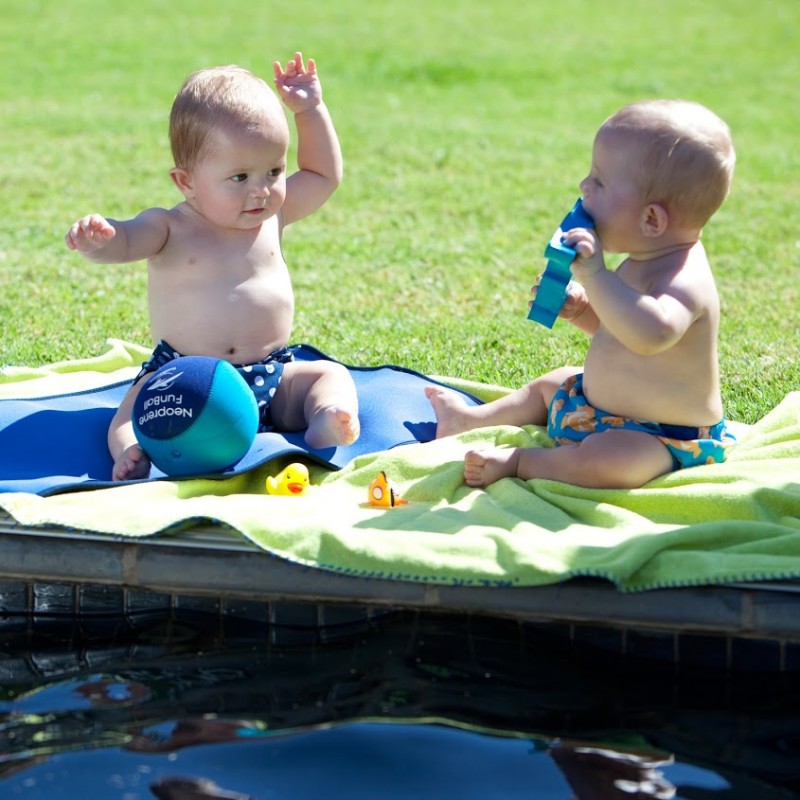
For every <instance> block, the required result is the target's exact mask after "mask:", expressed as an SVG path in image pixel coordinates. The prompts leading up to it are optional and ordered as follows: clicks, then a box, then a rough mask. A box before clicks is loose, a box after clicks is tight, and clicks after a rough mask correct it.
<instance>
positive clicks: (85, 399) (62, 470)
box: [0, 344, 480, 495]
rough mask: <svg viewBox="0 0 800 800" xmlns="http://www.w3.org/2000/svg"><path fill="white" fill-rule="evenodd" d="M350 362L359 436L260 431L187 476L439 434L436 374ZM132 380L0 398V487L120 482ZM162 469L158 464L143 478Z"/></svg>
mask: <svg viewBox="0 0 800 800" xmlns="http://www.w3.org/2000/svg"><path fill="white" fill-rule="evenodd" d="M292 349H293V352H294V355H295V358H296V359H298V360H303V361H316V360H319V359H327V360H329V361H334V360H335V359H332V358H330V357H329V356H326V355H325V354H324V353H322V352H320V351H319V350H317V349H316V348H314V347H311V346H310V345H305V344H303V345H296V346H295V347H293V348H292ZM345 366H347V369H348V370H349V371H350V374H351V375H352V376H353V380H354V381H355V384H356V390H357V392H358V398H359V419H360V421H361V436H360V437H359V439H358V441H356V442H355V443H354V444H352V445H349V446H348V447H330V448H326V449H324V450H312V449H310V448H309V447H308V446H307V445H306V444H305V441H304V439H303V434H304V431H299V432H297V433H277V432H270V433H259V434H258V435H257V436H256V440H255V442H254V443H253V446H252V447H251V448H250V450H249V451H248V453H247V454H246V455H245V457H244V458H243V459H242V460H241V461H240V462H239V463H238V464H236V465H235V466H233V467H231V468H229V469H227V470H225V471H224V472H220V473H214V474H212V475H209V474H204V475H193V476H187V477H195V478H197V477H211V478H226V477H230V476H233V475H237V474H239V473H242V472H246V471H247V470H250V469H253V468H254V467H257V466H260V465H262V464H266V463H268V462H269V461H272V460H273V459H276V458H279V457H281V456H287V455H289V456H290V455H295V454H296V455H297V456H301V457H306V458H310V459H312V460H314V461H316V462H318V463H320V464H323V465H325V466H328V467H331V468H332V469H341V468H342V467H344V466H345V465H346V464H348V463H350V462H351V461H352V460H353V459H355V458H356V457H358V456H361V455H366V454H369V453H376V452H379V451H381V450H389V449H391V448H393V447H397V446H398V445H403V444H413V443H415V442H426V441H430V440H431V439H433V438H434V436H435V434H436V421H435V416H434V414H433V409H432V408H431V406H430V403H429V402H428V399H427V397H425V391H424V389H425V386H427V385H438V382H437V381H435V380H433V379H431V378H428V377H426V376H425V375H422V374H421V373H419V372H415V371H414V370H410V369H406V368H404V367H396V366H381V367H352V366H349V365H345ZM129 386H130V382H129V381H125V382H122V383H116V384H113V385H110V386H104V387H102V388H100V389H93V390H87V391H84V392H74V393H71V394H65V395H55V396H51V397H37V398H33V399H5V400H0V492H31V493H35V494H40V495H49V494H57V493H59V492H67V491H73V490H76V489H92V488H102V487H107V486H118V485H119V483H112V481H111V467H112V462H111V457H110V456H109V454H108V448H107V445H106V434H107V431H108V426H109V424H110V422H111V419H112V417H113V415H114V412H115V411H116V408H117V406H118V405H119V404H120V402H121V401H122V398H123V397H124V395H125V392H126V391H127V389H128V387H129ZM453 391H458V390H455V389H453ZM459 394H461V395H462V396H463V397H464V398H465V399H466V400H467V402H468V403H469V404H471V405H476V404H478V403H480V400H478V399H477V398H475V397H473V396H472V395H470V394H468V393H465V392H463V391H459ZM164 477H165V475H164V473H162V472H161V471H160V470H158V469H157V468H156V467H153V468H152V469H151V472H150V477H149V478H146V479H144V480H159V479H163V478H164ZM128 482H129V483H141V482H143V481H141V480H139V481H128Z"/></svg>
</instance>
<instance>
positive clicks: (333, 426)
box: [305, 406, 361, 450]
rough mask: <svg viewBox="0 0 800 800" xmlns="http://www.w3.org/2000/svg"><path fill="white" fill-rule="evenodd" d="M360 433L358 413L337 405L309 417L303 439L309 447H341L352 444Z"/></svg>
mask: <svg viewBox="0 0 800 800" xmlns="http://www.w3.org/2000/svg"><path fill="white" fill-rule="evenodd" d="M360 433H361V425H360V424H359V421H358V415H357V414H352V413H351V412H350V411H348V410H347V409H344V408H339V407H338V406H329V407H328V408H322V409H320V410H319V411H317V412H316V413H315V414H314V416H313V417H312V418H311V423H310V424H309V426H308V430H307V431H306V435H305V440H306V444H307V445H308V446H309V447H313V448H314V449H315V450H321V449H323V448H325V447H342V446H345V445H349V444H353V442H354V441H355V440H356V439H358V437H359V434H360Z"/></svg>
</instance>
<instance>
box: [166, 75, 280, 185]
mask: <svg viewBox="0 0 800 800" xmlns="http://www.w3.org/2000/svg"><path fill="white" fill-rule="evenodd" d="M265 127H267V128H269V129H273V131H274V133H275V134H276V135H277V136H285V137H286V140H287V142H288V137H289V132H288V131H289V129H288V125H287V122H286V116H285V114H284V113H283V109H282V107H281V104H280V102H279V101H278V98H277V97H276V95H275V93H274V92H273V91H272V90H271V89H270V87H269V86H268V85H267V84H266V82H265V81H264V80H262V79H261V78H259V77H258V76H257V75H254V74H253V73H252V72H250V71H249V70H246V69H244V68H243V67H237V66H235V65H229V66H224V67H211V68H209V69H202V70H199V71H198V72H194V73H192V74H191V75H190V76H189V77H188V78H187V79H186V81H185V82H184V84H183V86H182V87H181V89H180V91H179V92H178V94H177V95H176V97H175V100H174V102H173V104H172V111H171V112H170V117H169V141H170V147H171V148H172V157H173V159H174V160H175V166H176V167H184V168H187V169H188V168H191V167H192V166H194V165H195V164H196V163H197V162H198V161H199V160H201V159H202V158H203V156H204V155H205V153H206V150H207V147H208V143H209V136H210V134H211V133H213V132H214V131H215V130H223V131H226V132H230V133H236V132H246V131H248V130H254V129H264V128H265Z"/></svg>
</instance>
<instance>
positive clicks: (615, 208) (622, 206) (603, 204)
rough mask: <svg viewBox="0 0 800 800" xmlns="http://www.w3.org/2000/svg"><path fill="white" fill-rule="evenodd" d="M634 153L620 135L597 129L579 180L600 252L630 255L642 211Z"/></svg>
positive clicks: (636, 157) (584, 204) (636, 160)
mask: <svg viewBox="0 0 800 800" xmlns="http://www.w3.org/2000/svg"><path fill="white" fill-rule="evenodd" d="M637 163H638V154H637V153H636V150H635V147H634V145H633V143H632V142H631V141H630V140H629V139H628V137H625V136H624V135H623V134H621V133H618V132H615V131H604V130H601V131H600V132H599V133H598V134H597V136H596V137H595V140H594V147H593V148H592V167H591V170H590V171H589V174H588V175H587V176H586V177H585V178H584V179H583V180H582V181H581V183H580V190H581V194H582V195H583V207H584V208H585V209H586V211H587V212H588V213H589V214H590V215H591V216H592V218H593V219H594V223H595V229H596V230H597V235H598V236H599V237H600V241H601V242H602V245H603V249H604V250H606V251H608V252H611V253H626V252H630V250H631V249H633V247H634V243H635V242H637V240H638V239H637V235H638V231H639V222H640V219H641V213H642V211H643V203H642V193H641V188H640V186H639V185H638V182H637V180H636V165H637Z"/></svg>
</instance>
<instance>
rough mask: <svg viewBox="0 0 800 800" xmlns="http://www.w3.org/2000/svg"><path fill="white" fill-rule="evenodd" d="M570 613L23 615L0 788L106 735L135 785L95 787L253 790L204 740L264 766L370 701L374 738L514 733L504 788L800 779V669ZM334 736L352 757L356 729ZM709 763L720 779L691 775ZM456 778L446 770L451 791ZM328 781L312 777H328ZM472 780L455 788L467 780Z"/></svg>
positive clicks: (725, 790) (735, 789) (398, 753)
mask: <svg viewBox="0 0 800 800" xmlns="http://www.w3.org/2000/svg"><path fill="white" fill-rule="evenodd" d="M563 633H564V631H563V630H562V629H561V628H559V627H547V626H534V625H531V624H520V623H517V622H512V621H503V620H496V619H495V620H492V619H486V618H479V617H470V616H456V615H451V616H447V615H442V614H438V615H431V614H428V615H425V614H420V613H416V612H413V613H412V612H408V613H397V614H392V615H386V616H383V617H378V618H372V619H368V618H364V619H363V620H361V621H360V622H359V623H358V624H354V623H352V622H351V623H350V624H348V625H346V626H343V628H342V629H341V630H335V629H325V630H314V629H306V630H301V629H298V628H286V629H283V630H276V629H275V628H272V627H266V626H258V625H250V626H247V625H241V624H238V623H236V621H234V620H226V621H224V622H221V621H220V620H219V619H213V618H208V617H205V616H203V615H197V616H195V617H190V616H187V617H185V618H183V619H181V620H179V621H176V620H174V619H173V620H171V621H170V623H169V625H168V626H167V627H165V626H164V623H163V621H154V622H153V624H144V625H141V626H139V627H138V628H137V629H135V630H126V631H125V632H124V634H122V635H117V636H115V637H108V636H107V635H105V634H104V635H103V636H102V637H100V638H98V639H97V640H94V639H93V637H92V635H91V632H90V631H89V632H87V628H86V627H85V626H84V628H83V629H81V630H80V631H77V632H76V630H75V629H74V628H73V629H70V632H69V635H68V636H66V637H65V638H63V639H62V640H61V641H59V640H58V638H56V637H57V635H58V634H57V631H54V630H53V629H50V630H49V631H48V632H47V635H46V636H41V637H40V636H39V635H38V634H37V633H36V632H35V631H31V630H26V631H25V632H19V633H17V634H14V635H10V636H7V637H5V638H4V640H3V644H2V646H1V648H0V675H1V676H2V677H0V795H2V796H6V794H5V791H4V789H3V785H4V784H5V785H6V786H7V787H9V788H11V789H13V791H14V794H9V796H12V797H13V796H20V797H45V796H48V797H49V796H50V795H48V793H47V792H45V791H44V789H45V788H46V787H45V786H44V784H43V781H44V777H42V776H44V775H46V774H48V773H47V769H48V768H49V769H50V771H51V772H53V770H54V768H55V766H54V765H55V764H56V761H54V759H55V760H57V762H58V767H59V769H66V767H65V766H64V765H68V764H69V765H71V764H72V763H73V761H72V760H69V759H68V758H67V756H70V758H75V759H77V757H78V755H79V754H86V753H94V754H95V757H94V761H93V767H92V769H94V770H95V773H96V772H97V770H98V769H99V766H98V765H99V763H100V762H99V760H98V758H99V754H100V753H103V754H105V755H106V759H105V760H104V761H103V764H104V765H105V764H106V763H107V762H108V763H109V764H110V763H111V761H110V760H112V759H113V760H114V763H115V764H116V765H117V766H115V767H114V769H112V768H111V766H108V767H107V769H108V773H109V775H108V776H107V780H109V781H111V780H112V778H111V777H110V776H111V775H112V773H114V774H117V773H121V772H122V771H123V766H120V765H124V769H127V770H129V771H130V770H133V771H134V772H135V774H136V776H137V778H136V780H137V781H138V784H137V786H138V788H137V789H136V790H135V791H134V790H129V791H127V792H126V793H124V794H123V793H120V794H119V795H113V794H99V795H98V796H103V797H112V796H119V797H123V796H124V797H125V798H131V800H135V798H139V797H141V798H148V797H157V798H170V799H171V800H194V799H195V798H231V799H232V800H246V799H247V798H252V800H257V798H258V800H261V798H264V797H267V796H268V795H267V794H266V790H265V788H264V786H263V785H262V786H261V787H260V788H259V787H258V785H256V787H255V788H252V787H251V786H250V785H248V784H246V783H245V782H244V778H242V777H240V780H239V782H237V780H235V779H234V778H236V777H237V776H236V775H230V776H229V775H228V774H227V773H224V779H223V778H221V777H220V775H219V774H216V773H212V771H211V770H210V768H209V769H206V766H207V765H209V764H210V763H211V762H210V761H204V758H205V759H207V758H210V754H212V753H213V754H215V755H214V757H215V758H218V759H224V758H225V756H223V755H221V754H222V753H223V750H219V749H218V748H220V747H222V748H224V749H225V752H226V753H232V752H236V751H237V749H238V751H240V752H245V750H246V752H247V753H248V768H249V769H250V770H251V771H253V770H255V771H256V772H257V771H258V769H259V768H262V769H263V767H264V764H265V763H266V762H263V763H261V762H260V761H259V759H261V760H262V761H263V760H264V759H267V758H270V757H271V756H270V755H269V753H272V752H273V751H274V748H275V747H276V746H278V745H281V746H285V747H287V748H288V747H289V745H291V746H292V747H301V746H302V745H303V744H304V743H305V742H311V741H313V742H314V743H315V744H314V746H315V747H317V748H319V747H320V744H319V743H320V742H321V741H322V740H321V739H320V736H321V735H322V734H323V733H324V734H325V735H326V736H327V737H328V738H326V739H325V741H326V742H333V741H334V740H333V739H332V738H330V737H332V736H334V735H338V736H340V737H341V736H344V737H345V738H346V736H351V735H354V732H357V730H358V726H357V725H356V723H363V722H365V721H366V722H369V723H372V724H373V727H372V728H370V730H369V738H366V739H365V740H364V741H368V742H377V741H378V739H377V738H376V736H375V733H374V731H375V730H377V729H375V728H374V723H376V722H382V723H385V722H395V723H397V722H404V723H409V724H410V723H424V724H426V725H428V726H430V725H431V724H436V725H440V726H445V728H443V729H442V730H445V729H449V730H450V731H451V733H452V735H459V736H462V737H463V736H464V735H465V734H463V733H457V732H458V731H468V732H470V735H473V734H481V735H483V736H484V737H485V736H489V737H491V739H487V738H483V739H481V740H480V741H482V742H483V743H484V744H483V746H484V747H485V748H486V747H488V744H487V743H489V742H492V741H493V742H507V743H509V746H511V745H513V744H514V743H515V742H518V743H524V744H525V746H526V747H527V750H526V751H525V753H526V754H527V755H525V756H522V757H524V758H525V759H527V760H526V761H525V768H526V769H527V770H528V774H529V775H530V780H531V781H532V782H531V784H530V786H538V789H537V790H536V791H538V793H535V792H533V791H532V790H531V789H530V786H528V787H526V786H525V785H521V786H519V787H518V788H519V793H518V794H514V795H511V794H508V795H503V796H515V797H516V796H520V797H522V796H530V797H543V798H544V797H547V798H550V797H553V798H558V800H567V798H568V797H570V796H574V797H577V798H579V800H618V799H619V800H622V798H625V799H626V800H627V799H628V798H637V797H639V798H645V797H652V798H671V797H683V798H690V799H694V798H697V800H700V798H711V797H714V798H737V799H738V798H741V800H744V799H745V798H746V799H747V800H754V798H758V800H771V799H772V798H775V800H777V798H787V797H794V796H796V794H797V793H798V792H800V713H799V712H800V707H799V706H800V692H798V688H800V676H798V675H796V674H783V675H771V676H769V677H766V676H757V675H753V674H746V673H742V674H737V673H724V672H718V671H712V670H702V669H697V668H695V669H691V668H685V667H680V668H678V667H675V666H672V665H667V664H664V663H661V662H656V661H642V660H637V659H634V658H632V657H630V656H628V657H624V658H623V657H619V656H612V655H610V654H609V653H607V652H604V651H603V650H601V649H598V648H596V647H591V646H588V645H585V644H584V645H579V644H577V643H575V642H573V641H571V640H570V639H569V638H567V637H565V636H564V635H563ZM354 726H355V727H354ZM383 727H384V729H385V726H383ZM402 730H407V731H412V730H414V729H413V728H403V729H399V728H396V727H395V728H394V730H393V731H392V734H393V736H394V738H393V739H392V742H393V743H394V744H393V745H392V747H393V748H394V750H393V751H392V752H393V755H394V757H395V760H401V759H403V758H405V757H406V754H405V753H404V750H403V749H402V745H401V744H397V743H398V742H402V737H401V736H400V734H401V732H402ZM428 730H431V729H430V728H428ZM426 746H427V747H428V750H430V747H431V745H430V744H428V745H426ZM252 747H260V749H259V750H256V751H253V750H252ZM269 748H273V750H270V749H269ZM451 749H453V750H456V749H457V747H456V746H451ZM187 751H191V752H193V753H196V754H197V757H196V758H195V760H194V761H192V762H191V763H192V769H193V772H192V773H186V772H185V771H184V770H178V769H176V768H175V767H176V766H179V765H180V764H179V763H178V762H177V761H176V760H175V759H176V758H177V757H178V756H177V754H180V753H184V752H187ZM253 752H256V753H259V754H260V755H256V756H255V757H253V756H252V753H253ZM274 752H277V751H274ZM281 752H284V751H283V750H282V751H281ZM285 752H287V753H288V749H287V750H286V751H285ZM346 752H347V753H348V754H349V755H348V757H349V758H350V759H351V760H355V762H356V763H357V762H358V754H357V752H354V751H353V748H352V747H351V748H350V749H349V750H346ZM515 752H516V751H515ZM534 755H535V756H536V758H534V757H533V756H534ZM283 757H284V758H288V756H283ZM441 758H442V759H444V758H445V756H444V755H442V756H441ZM154 759H155V760H154ZM158 759H160V760H158ZM340 760H341V758H340ZM76 763H77V762H76ZM304 763H306V767H305V771H307V772H311V771H313V770H314V769H315V766H316V765H315V763H314V762H313V761H312V762H311V763H309V762H304ZM545 764H549V765H550V766H549V769H550V771H551V772H553V773H555V774H556V775H557V776H560V778H559V780H560V781H561V783H560V789H553V790H552V791H553V792H554V793H549V794H546V793H544V792H545V789H544V788H543V786H544V779H545V776H544V769H545V766H544V765H545ZM48 765H49V767H48ZM370 766H371V767H374V766H375V765H374V764H371V765H370ZM70 768H72V767H71V766H70ZM104 768H106V767H104ZM75 769H77V767H75ZM411 769H413V764H411V763H409V764H408V769H407V770H406V771H409V770H411ZM692 770H694V771H692ZM156 772H158V773H159V774H158V775H156V774H155V773H156ZM706 773H708V774H713V775H714V776H715V780H716V783H715V784H714V788H713V789H709V788H708V786H706V787H705V788H702V787H698V786H697V785H694V784H693V781H695V782H696V779H697V775H700V774H706ZM687 775H689V776H690V777H691V780H690V779H689V778H687V777H686V776H687ZM692 776H694V777H692ZM229 777H230V780H229V779H228V778H229ZM98 780H99V776H98ZM458 780H459V773H458V771H457V772H455V773H454V772H452V771H451V772H450V773H449V778H448V781H449V784H450V788H452V789H453V791H454V792H455V788H457V784H458ZM463 780H464V781H465V782H466V781H467V780H468V779H467V778H466V773H465V777H464V778H463ZM537 780H538V781H539V782H538V783H537ZM519 783H522V781H519ZM554 785H555V784H554ZM321 786H322V787H323V796H324V787H325V783H324V778H323V782H322V784H321ZM26 787H27V788H26ZM37 787H41V789H42V793H41V794H36V791H37ZM430 788H431V794H430V796H436V797H438V796H445V795H443V794H441V793H438V794H437V791H436V786H431V787H430ZM439 788H441V787H439ZM469 788H470V787H469V786H466V785H465V786H461V787H460V788H459V791H457V792H455V794H456V795H459V796H465V797H467V796H471V795H469V794H468V793H467V790H468V789H469ZM525 792H527V794H525ZM85 796H87V797H88V796H89V795H88V794H87V795H85ZM92 796H93V795H92ZM269 796H270V797H272V796H275V797H277V796H281V795H279V794H269ZM284 796H287V795H284ZM292 796H293V797H302V796H306V795H300V794H293V795H292ZM318 796H319V795H318ZM350 796H351V797H353V796H362V795H356V794H352V793H351V795H350ZM385 796H387V797H388V796H390V795H385ZM418 796H421V795H418Z"/></svg>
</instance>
